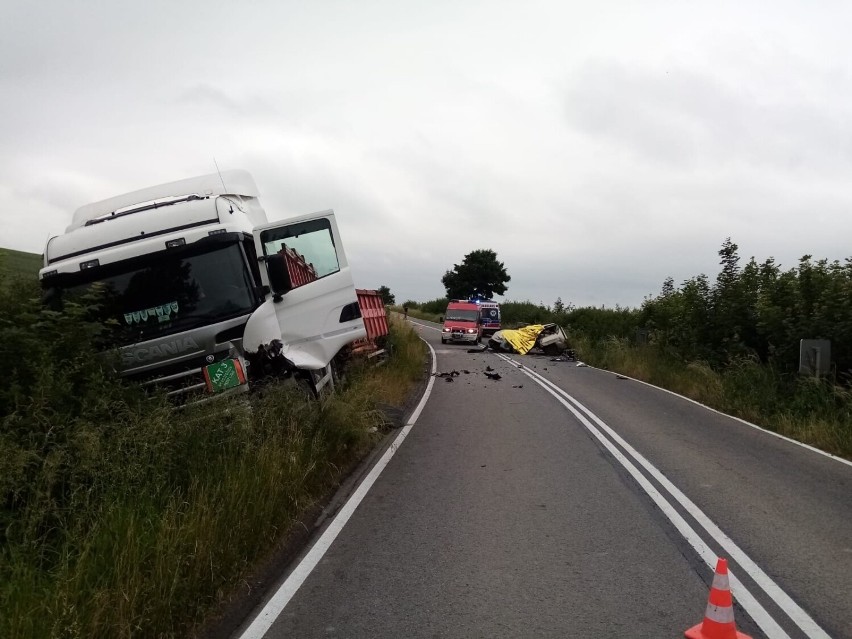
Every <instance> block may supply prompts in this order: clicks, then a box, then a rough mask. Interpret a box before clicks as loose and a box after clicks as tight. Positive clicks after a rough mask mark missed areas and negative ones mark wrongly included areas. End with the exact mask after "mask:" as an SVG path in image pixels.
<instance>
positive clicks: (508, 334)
mask: <svg viewBox="0 0 852 639" xmlns="http://www.w3.org/2000/svg"><path fill="white" fill-rule="evenodd" d="M543 330H544V326H543V325H541V324H530V325H529V326H524V327H523V328H519V329H516V330H511V329H508V330H507V329H503V338H504V339H505V340H506V341H507V342H509V343H510V344H511V345H512V348H514V349H515V350H516V351H518V353H520V354H521V355H526V354H527V353H529V352H530V349H531V348H532V347H533V346H535V340H536V339H538V334H539V333H541V332H542V331H543Z"/></svg>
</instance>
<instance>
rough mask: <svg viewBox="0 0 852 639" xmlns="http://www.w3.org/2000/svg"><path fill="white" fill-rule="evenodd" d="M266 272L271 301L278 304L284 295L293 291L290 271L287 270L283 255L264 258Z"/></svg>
mask: <svg viewBox="0 0 852 639" xmlns="http://www.w3.org/2000/svg"><path fill="white" fill-rule="evenodd" d="M265 262H266V272H267V274H268V275H269V284H270V287H271V288H272V301H274V302H280V301H281V297H282V296H283V295H284V294H285V293H289V292H290V291H292V290H293V282H292V281H291V280H290V271H289V269H288V268H287V260H286V259H285V258H284V256H283V255H279V254H277V253H276V254H274V255H267V256H266V260H265Z"/></svg>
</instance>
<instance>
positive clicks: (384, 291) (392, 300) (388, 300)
mask: <svg viewBox="0 0 852 639" xmlns="http://www.w3.org/2000/svg"><path fill="white" fill-rule="evenodd" d="M376 291H377V292H378V293H379V295H381V296H382V304H384V305H385V306H393V305H394V304H396V295H394V294H393V293H391V292H390V289H389V288H388V287H387V286H380V287H379V288H377V289H376Z"/></svg>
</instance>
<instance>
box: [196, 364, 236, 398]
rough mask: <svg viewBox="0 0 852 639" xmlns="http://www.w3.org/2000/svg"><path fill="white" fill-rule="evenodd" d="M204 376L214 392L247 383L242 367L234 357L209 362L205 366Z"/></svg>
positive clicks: (209, 387) (208, 386)
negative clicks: (212, 362) (213, 362)
mask: <svg viewBox="0 0 852 639" xmlns="http://www.w3.org/2000/svg"><path fill="white" fill-rule="evenodd" d="M204 377H205V378H206V379H207V388H208V389H209V390H211V391H213V392H214V393H218V392H220V391H223V390H228V389H229V388H234V387H235V386H239V385H240V384H244V383H245V376H244V375H243V371H242V367H241V366H239V365H238V364H237V362H236V361H235V360H233V359H223V360H222V361H221V362H216V363H215V364H209V365H208V366H206V367H205V368H204Z"/></svg>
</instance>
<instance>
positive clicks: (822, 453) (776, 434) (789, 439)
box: [587, 364, 852, 466]
mask: <svg viewBox="0 0 852 639" xmlns="http://www.w3.org/2000/svg"><path fill="white" fill-rule="evenodd" d="M587 366H588V364H587ZM589 368H594V369H595V370H598V371H604V372H612V371H606V370H605V369H603V368H597V367H595V366H589ZM619 375H621V376H622V377H626V378H627V379H629V380H630V381H633V382H637V383H639V384H644V385H645V386H650V387H651V388H655V389H657V390H659V391H663V392H664V393H668V394H669V395H674V396H675V397H680V398H681V399H685V400H686V401H688V402H692V403H693V404H696V405H697V406H701V408H705V409H707V410H709V411H711V412H714V413H716V414H717V415H724V416H725V417H727V418H729V419H733V420H734V421H737V422H739V423H740V424H744V425H745V426H749V427H750V428H754V429H755V430H759V431H761V432H762V433H766V434H767V435H772V436H773V437H777V438H778V439H783V440H784V441H785V442H789V443H791V444H795V445H796V446H801V447H802V448H807V449H808V450H809V451H811V452H813V453H818V454H820V455H822V456H823V457H828V458H829V459H833V460H834V461H837V462H840V463H841V464H846V465H847V466H852V461H849V460H848V459H843V457H838V456H837V455H832V454H831V453H827V452H825V451H824V450H820V449H819V448H815V447H813V446H811V445H810V444H805V443H803V442H800V441H796V440H795V439H791V438H790V437H787V436H786V435H782V434H780V433H776V432H775V431H772V430H769V429H768V428H763V427H761V426H758V425H757V424H752V423H751V422H748V421H746V420H744V419H742V418H741V417H735V416H733V415H728V413H723V412H722V411H720V410H717V409H715V408H713V407H712V406H708V405H707V404H702V403H701V402H699V401H697V400H694V399H692V398H691V397H687V396H686V395H681V394H680V393H676V392H674V391H671V390H669V389H668V388H663V387H662V386H655V385H654V384H651V383H649V382H643V381H642V380H641V379H636V378H635V377H630V376H629V375H624V374H623V373H619Z"/></svg>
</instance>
